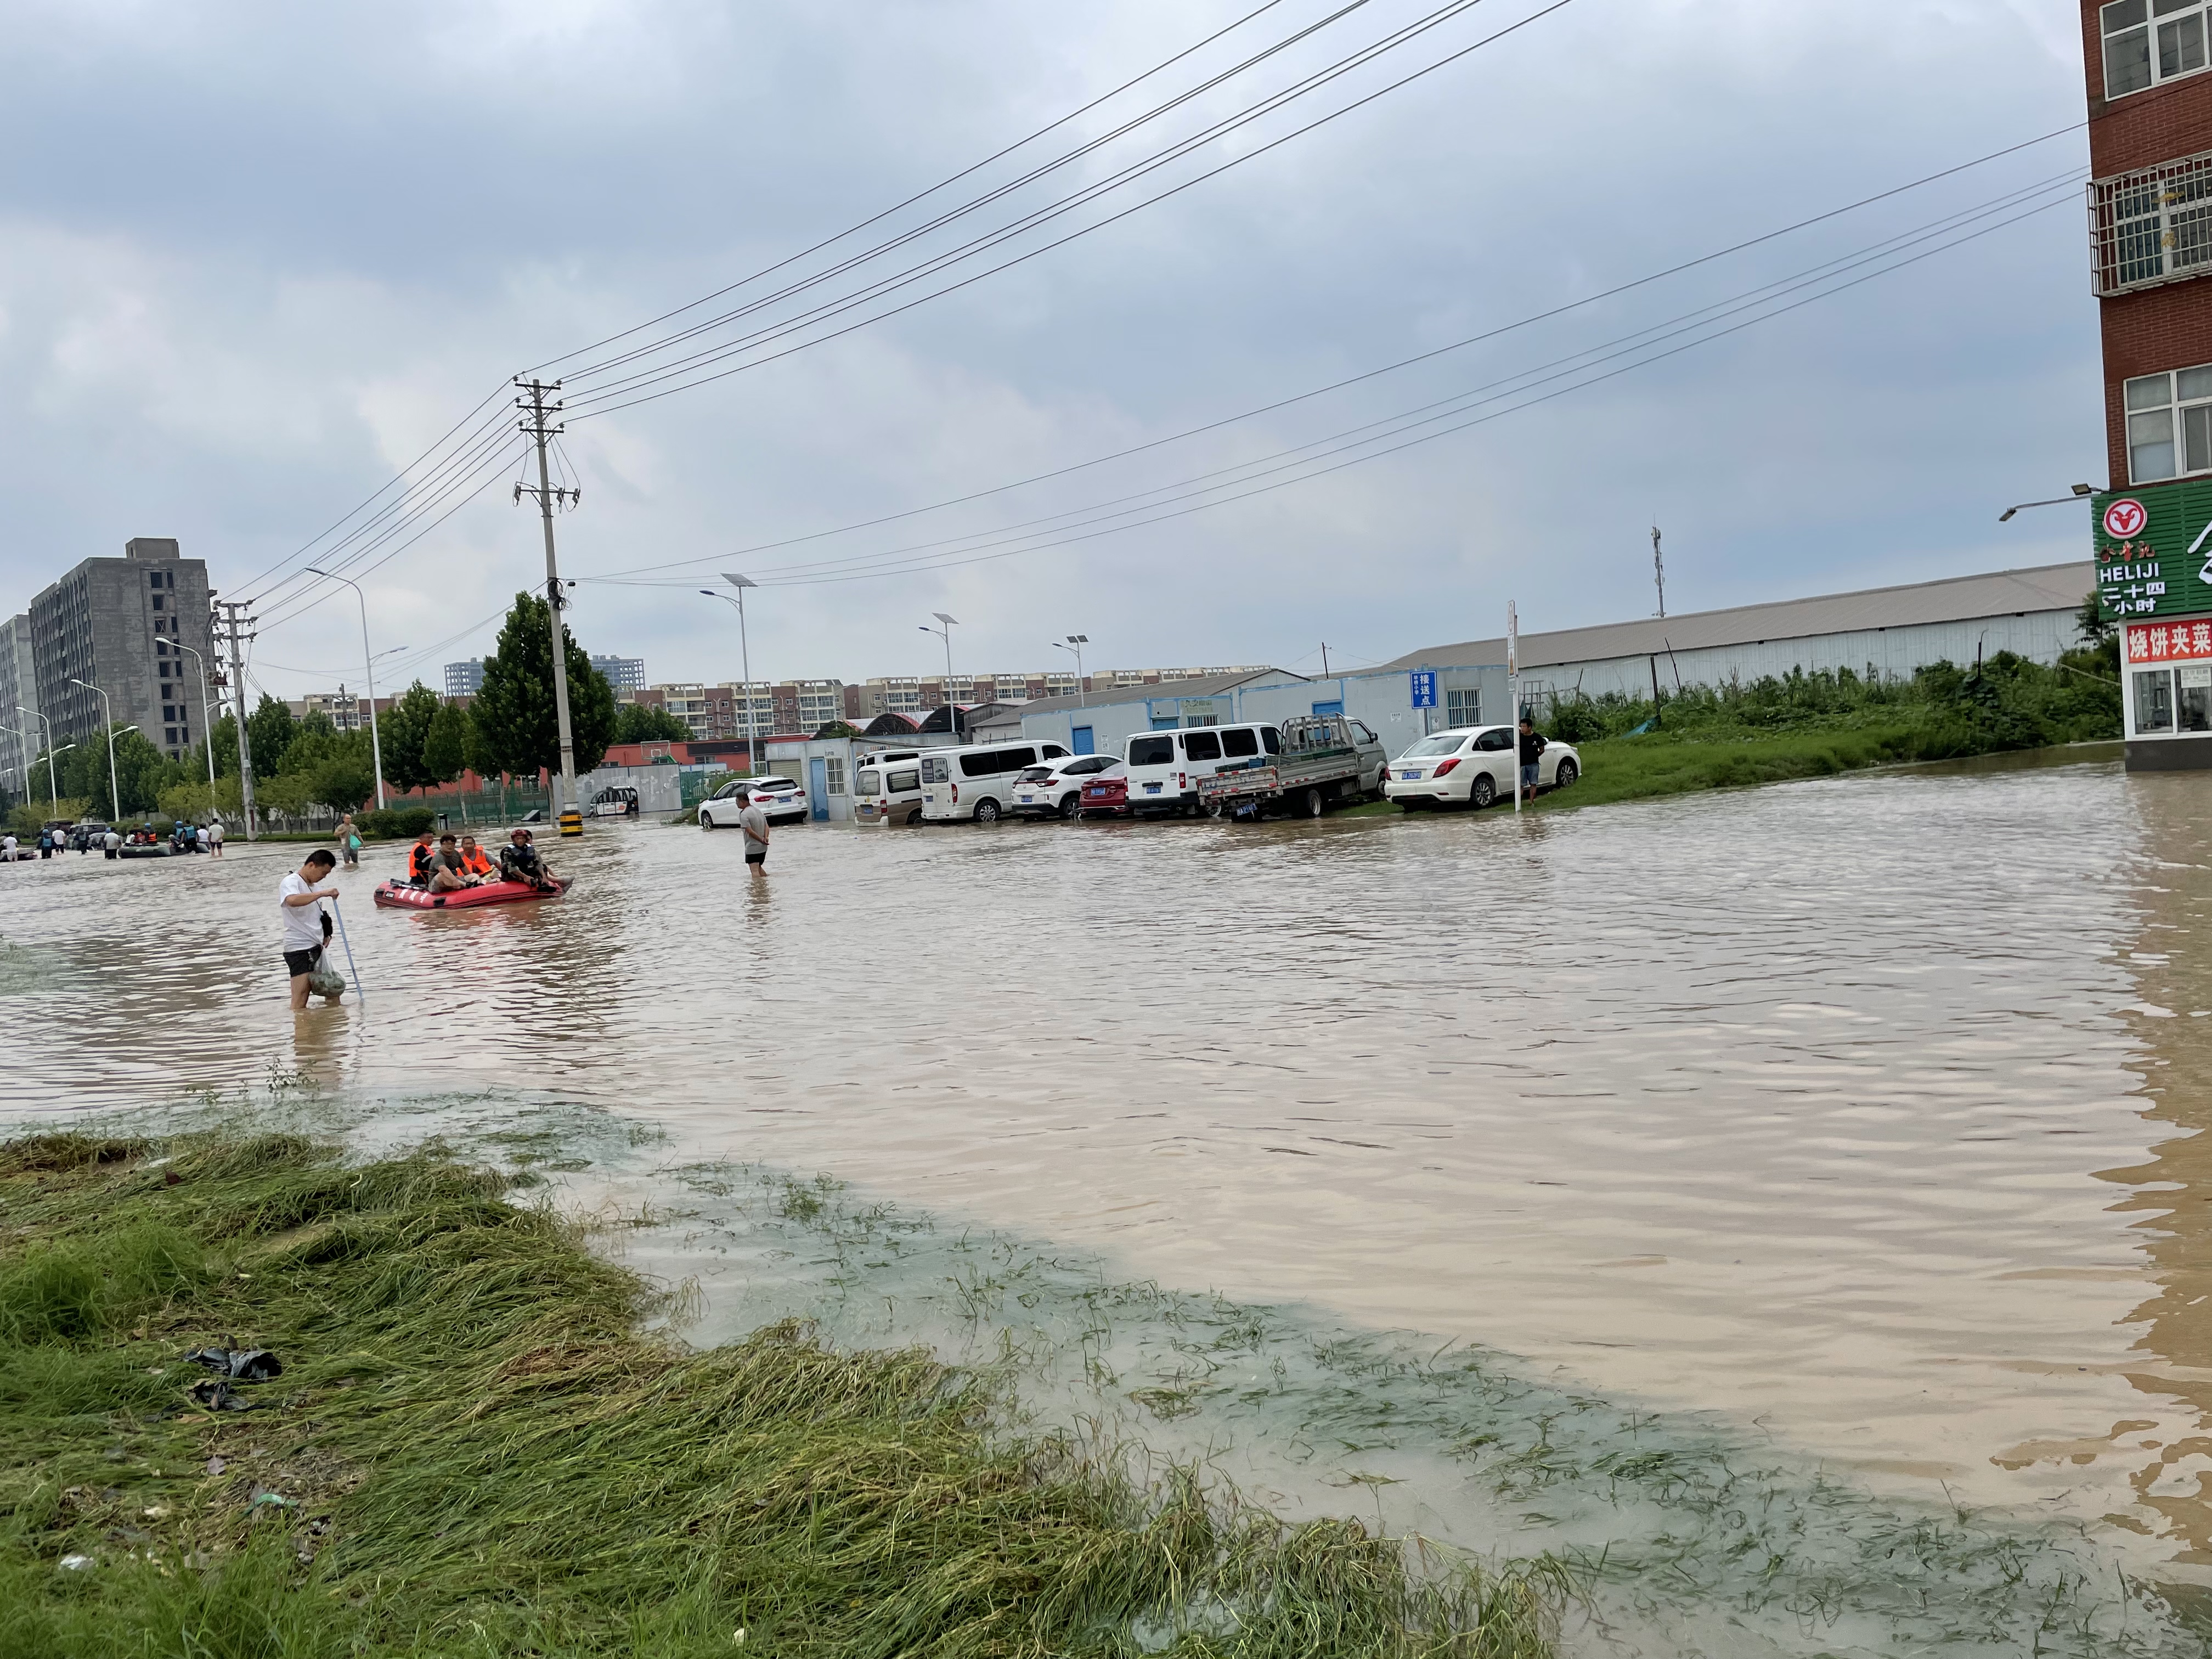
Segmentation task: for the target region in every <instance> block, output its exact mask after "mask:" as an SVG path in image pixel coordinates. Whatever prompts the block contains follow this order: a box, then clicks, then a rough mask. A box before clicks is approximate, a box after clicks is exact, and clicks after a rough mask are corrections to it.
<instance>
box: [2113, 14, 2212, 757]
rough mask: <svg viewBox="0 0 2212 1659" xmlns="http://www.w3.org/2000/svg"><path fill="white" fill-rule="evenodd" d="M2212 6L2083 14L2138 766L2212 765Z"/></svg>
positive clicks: (2118, 549) (2120, 572)
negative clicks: (2209, 279)
mask: <svg viewBox="0 0 2212 1659" xmlns="http://www.w3.org/2000/svg"><path fill="white" fill-rule="evenodd" d="M2208 11H2212V0H2103V3H2099V0H2083V3H2082V7H2081V29H2082V45H2083V58H2084V61H2085V63H2086V64H2087V69H2088V99H2089V167H2090V173H2091V174H2092V178H2091V182H2090V186H2089V221H2090V235H2091V240H2092V257H2091V268H2092V280H2093V285H2094V288H2095V290H2096V294H2097V298H2098V307H2099V312H2100V328H2101V332H2102V336H2103V345H2104V362H2105V432H2106V448H2107V450H2108V452H2109V463H2110V468H2111V488H2110V489H2106V490H2102V491H2100V492H2098V493H2097V495H2096V496H2095V498H2094V501H2093V505H2094V507H2095V532H2094V534H2095V541H2096V551H2097V562H2098V593H2099V599H2100V606H2101V608H2102V610H2103V612H2104V614H2105V616H2106V619H2107V620H2109V621H2111V622H2113V623H2118V624H2119V625H2120V626H2121V629H2122V647H2121V648H2122V654H2123V663H2122V671H2121V673H2122V679H2123V681H2124V687H2125V702H2126V708H2127V717H2126V734H2127V757H2128V765H2129V767H2130V769H2198V768H2212V281H2207V280H2206V279H2207V278H2208V277H2212V16H2208V15H2207V14H2208Z"/></svg>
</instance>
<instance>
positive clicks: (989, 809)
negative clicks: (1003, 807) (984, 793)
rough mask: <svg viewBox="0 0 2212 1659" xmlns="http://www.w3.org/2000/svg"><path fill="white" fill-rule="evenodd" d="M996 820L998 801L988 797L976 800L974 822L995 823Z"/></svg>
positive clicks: (997, 816) (997, 819)
mask: <svg viewBox="0 0 2212 1659" xmlns="http://www.w3.org/2000/svg"><path fill="white" fill-rule="evenodd" d="M998 821H999V803H998V802H996V801H994V800H992V799H987V798H986V799H982V800H979V801H977V802H976V803H975V822H976V823H997V822H998Z"/></svg>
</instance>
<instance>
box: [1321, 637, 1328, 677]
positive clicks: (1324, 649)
mask: <svg viewBox="0 0 2212 1659" xmlns="http://www.w3.org/2000/svg"><path fill="white" fill-rule="evenodd" d="M1321 677H1322V678H1323V679H1327V678H1328V641H1327V640H1323V641H1322V642H1321Z"/></svg>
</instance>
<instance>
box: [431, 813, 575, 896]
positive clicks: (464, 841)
mask: <svg viewBox="0 0 2212 1659" xmlns="http://www.w3.org/2000/svg"><path fill="white" fill-rule="evenodd" d="M407 879H408V880H409V881H410V883H412V884H414V885H416V886H417V887H427V888H428V889H429V890H431V891H432V892H434V893H451V892H456V891H458V890H460V889H462V888H464V887H474V886H477V885H478V884H481V883H483V882H488V881H514V882H520V883H522V884H525V885H526V886H530V887H536V888H538V889H540V890H543V889H546V888H550V887H551V886H552V885H553V884H554V881H553V872H552V871H551V869H550V868H549V867H548V866H547V865H546V863H545V860H544V859H542V858H540V857H539V856H538V848H537V845H536V843H535V842H532V840H531V836H530V831H529V830H527V829H524V828H523V827H522V826H521V825H520V824H517V825H516V826H515V827H514V828H513V829H510V830H508V831H507V845H506V846H504V847H502V848H500V849H499V861H498V862H497V863H496V864H495V863H493V862H492V860H491V858H490V856H489V854H486V853H485V851H484V849H483V848H481V847H479V846H478V845H477V838H476V837H475V836H458V837H457V836H453V835H452V834H450V833H448V834H447V835H442V836H441V835H435V834H434V833H433V832H432V831H430V830H428V829H425V830H424V831H423V832H422V834H421V835H420V836H417V837H416V842H415V846H414V848H413V850H411V851H410V853H409V854H407Z"/></svg>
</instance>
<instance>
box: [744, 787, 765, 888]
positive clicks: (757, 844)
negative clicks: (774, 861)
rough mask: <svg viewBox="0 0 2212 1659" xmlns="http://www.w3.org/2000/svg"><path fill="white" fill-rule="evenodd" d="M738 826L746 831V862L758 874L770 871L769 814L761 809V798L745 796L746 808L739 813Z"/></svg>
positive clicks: (762, 874) (761, 874)
mask: <svg viewBox="0 0 2212 1659" xmlns="http://www.w3.org/2000/svg"><path fill="white" fill-rule="evenodd" d="M738 829H742V830H744V832H745V864H746V866H747V867H748V868H750V870H751V871H752V872H753V873H754V874H755V875H757V876H764V875H766V874H767V873H768V814H767V813H765V812H763V811H761V804H760V798H759V797H758V796H757V795H748V796H746V797H745V809H744V811H742V812H740V813H738Z"/></svg>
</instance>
